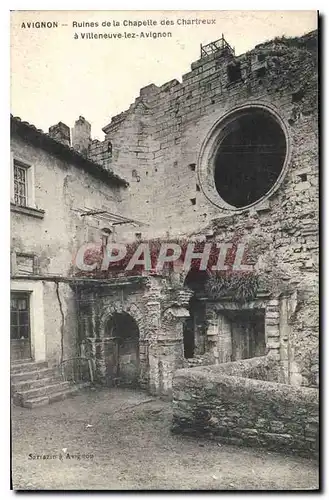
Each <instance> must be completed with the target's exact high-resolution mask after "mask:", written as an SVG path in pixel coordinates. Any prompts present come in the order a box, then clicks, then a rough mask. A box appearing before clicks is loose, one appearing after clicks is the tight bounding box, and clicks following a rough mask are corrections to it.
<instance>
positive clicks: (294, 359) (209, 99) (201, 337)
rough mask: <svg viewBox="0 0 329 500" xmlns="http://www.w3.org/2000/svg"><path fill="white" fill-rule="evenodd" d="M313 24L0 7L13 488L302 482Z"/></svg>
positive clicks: (309, 342) (307, 442)
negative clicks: (7, 57)
mask: <svg viewBox="0 0 329 500" xmlns="http://www.w3.org/2000/svg"><path fill="white" fill-rule="evenodd" d="M318 50H319V47H318V13H317V12H316V11H248V10H246V11H150V12H147V11H46V10H45V11H13V12H11V116H10V130H11V144H10V152H11V155H10V165H9V166H8V167H9V174H8V175H10V177H11V203H10V215H11V292H10V352H11V354H10V382H11V383H10V386H11V419H12V421H11V429H12V435H11V438H12V454H11V476H12V488H13V489H14V490H93V491H95V490H112V491H113V490H126V491H127V490H128V491H137V490H138V491H141V490H144V491H149V490H156V491H162V490H165V491H179V490H180V491H181V490H186V491H192V490H218V491H225V490H235V491H247V490H249V491H250V490H255V491H257V490H269V491H271V490H283V491H290V490H317V489H318V488H319V479H318V471H319V466H318V447H319V444H318V441H319V438H318V427H319V409H318V404H319V403H318V385H319V342H318V339H319V332H318V329H319V311H318V300H319V287H318V278H319V275H318V265H319V263H318V250H319V239H318V229H319V228H318V208H319V194H318V177H319V175H318V173H319V166H318V163H319V158H318V145H319V142H318Z"/></svg>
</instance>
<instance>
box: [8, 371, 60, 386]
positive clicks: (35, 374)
mask: <svg viewBox="0 0 329 500" xmlns="http://www.w3.org/2000/svg"><path fill="white" fill-rule="evenodd" d="M34 368H35V367H34ZM57 374H58V372H56V370H55V369H54V368H41V369H39V370H35V369H34V371H22V372H17V373H11V377H10V378H11V383H12V384H16V383H18V382H23V381H25V380H39V379H42V378H48V377H50V376H54V377H56V376H57Z"/></svg>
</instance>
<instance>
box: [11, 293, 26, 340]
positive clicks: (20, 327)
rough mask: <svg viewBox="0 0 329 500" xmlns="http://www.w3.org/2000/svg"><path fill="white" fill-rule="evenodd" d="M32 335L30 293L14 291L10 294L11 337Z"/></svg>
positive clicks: (17, 338) (18, 337)
mask: <svg viewBox="0 0 329 500" xmlns="http://www.w3.org/2000/svg"><path fill="white" fill-rule="evenodd" d="M29 337H30V296H29V294H28V293H22V292H12V293H11V295H10V338H11V339H12V340H19V339H28V338H29Z"/></svg>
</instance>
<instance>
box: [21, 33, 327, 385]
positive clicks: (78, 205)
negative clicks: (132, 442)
mask: <svg viewBox="0 0 329 500" xmlns="http://www.w3.org/2000/svg"><path fill="white" fill-rule="evenodd" d="M317 105H318V100H317V34H316V32H312V33H309V34H307V35H305V36H303V37H299V38H284V37H283V38H280V39H279V38H278V39H275V40H272V41H270V42H265V43H263V44H260V45H258V46H256V47H255V48H254V49H253V50H251V51H250V52H248V53H246V54H242V55H240V56H236V55H235V54H234V50H233V49H232V48H231V47H230V45H229V44H228V43H227V42H226V41H225V40H224V38H222V39H220V40H218V41H217V42H214V43H211V44H209V45H206V46H203V47H201V55H200V59H199V60H197V61H196V62H194V63H192V66H191V71H190V72H188V73H187V74H185V75H183V77H182V82H179V81H177V80H172V81H170V82H168V83H165V84H164V85H162V86H161V87H158V86H156V85H153V84H151V85H148V86H147V87H144V88H142V89H141V90H140V95H139V97H137V98H136V100H135V102H134V103H133V104H132V105H131V106H130V108H129V109H128V110H126V111H124V112H123V113H121V114H119V115H117V116H115V117H113V118H112V120H111V121H110V123H109V124H108V125H106V126H105V127H104V129H103V131H104V133H105V139H104V141H98V140H92V139H91V136H90V124H89V123H88V122H87V121H86V120H85V119H84V118H82V117H80V118H79V120H77V122H76V125H75V128H74V129H73V131H72V138H71V137H70V131H69V129H68V127H66V126H65V125H64V124H58V125H57V126H55V127H52V130H50V131H49V135H51V136H52V140H54V141H57V142H58V143H60V144H62V145H63V147H64V148H65V149H67V148H69V149H70V150H72V149H74V151H75V152H76V154H77V155H78V156H74V155H75V153H74V152H73V153H72V154H71V157H70V161H72V162H73V163H74V162H75V161H78V163H79V162H80V163H81V162H82V163H83V160H82V159H85V162H87V163H88V165H87V163H86V164H84V168H82V169H81V172H80V175H79V176H78V177H77V179H76V181H75V182H73V177H70V176H68V175H67V173H68V172H67V170H66V171H65V168H66V167H65V168H64V169H63V168H62V170H61V172H62V173H61V174H60V175H58V176H57V179H58V182H59V184H58V186H59V187H58V202H59V205H61V203H60V200H61V197H62V196H64V195H65V196H66V198H65V200H66V201H65V203H66V204H68V205H69V207H68V208H67V210H66V213H67V214H68V213H70V214H71V215H69V216H68V215H66V216H65V217H66V220H67V227H70V228H71V229H72V228H74V231H72V230H71V232H70V236H69V237H68V238H67V244H66V247H65V248H66V249H67V255H68V254H69V253H70V252H71V255H72V253H73V252H74V251H76V250H77V249H78V248H79V246H80V245H81V244H83V243H84V242H85V241H86V239H87V240H88V241H95V242H101V244H103V243H104V242H105V244H106V242H108V241H120V242H128V243H129V242H134V241H135V242H136V241H149V240H154V239H160V240H163V241H170V240H176V239H180V238H185V239H194V240H197V241H201V242H212V243H215V242H226V243H227V242H232V241H236V240H238V241H239V242H241V243H244V244H245V246H246V248H248V255H250V256H251V258H252V259H253V262H254V263H255V273H256V278H257V280H256V281H257V286H256V287H255V288H254V290H253V293H251V294H249V295H248V296H247V297H245V298H244V299H243V300H242V299H241V297H240V296H238V294H237V293H236V290H235V291H234V287H233V288H232V287H231V288H230V286H228V287H227V289H223V290H222V292H221V293H217V294H212V293H210V292H209V290H210V288H209V286H208V287H207V280H208V279H209V276H206V277H205V276H204V275H202V276H201V274H200V276H199V278H198V277H197V276H196V275H195V274H194V275H193V273H192V274H191V273H190V274H188V273H186V272H184V271H183V270H180V272H176V273H174V275H170V276H169V275H168V274H166V273H162V274H161V273H158V274H157V273H153V274H152V275H142V276H133V277H127V276H124V275H122V276H116V277H115V278H113V277H112V278H111V277H110V276H107V277H106V278H105V277H102V279H92V278H91V277H89V278H88V277H81V275H79V273H77V272H76V270H75V269H74V266H72V259H71V260H70V261H69V259H66V261H65V258H64V256H63V259H62V261H61V262H59V263H58V273H57V270H56V273H57V274H56V277H54V275H55V272H53V271H52V272H50V267H49V266H51V265H52V263H51V261H52V258H53V257H52V256H51V255H50V254H49V255H47V248H41V247H42V242H43V241H45V240H44V239H43V236H40V240H39V243H40V248H39V249H37V251H35V253H38V252H39V253H40V254H42V258H41V261H42V262H43V263H44V268H43V270H42V269H41V271H40V272H39V273H38V272H37V271H35V270H34V271H33V272H32V271H31V273H30V276H29V278H28V282H29V283H31V282H33V279H35V281H36V282H37V283H43V286H45V287H46V288H47V287H48V288H49V287H51V286H52V285H50V284H49V283H50V282H51V279H52V277H53V279H55V281H54V282H53V283H55V285H54V292H53V293H54V294H55V293H56V286H58V285H56V283H59V282H61V283H62V287H63V290H64V288H65V290H66V292H65V294H66V295H65V298H64V299H63V300H64V302H65V307H66V310H65V311H66V312H65V315H64V317H63V310H64V309H63V307H61V308H59V309H58V310H56V311H55V310H53V315H52V320H51V324H54V321H55V319H54V318H55V317H56V315H57V314H58V315H59V318H60V320H59V321H58V323H57V326H55V327H54V330H55V331H56V333H55V334H54V335H55V337H56V336H57V337H56V338H58V343H57V344H56V342H55V341H54V337H53V339H52V340H48V341H47V331H46V330H47V327H48V325H47V322H44V326H43V329H44V337H45V339H46V340H45V345H46V347H45V348H44V354H43V355H42V356H41V358H43V360H46V361H47V360H49V361H51V362H52V363H53V364H54V365H55V364H56V363H57V364H58V359H56V355H54V354H52V355H51V356H50V357H49V356H48V353H49V352H50V351H51V349H50V348H47V345H48V346H50V345H51V342H55V344H54V346H56V348H55V347H54V349H53V350H52V351H51V352H52V353H54V352H55V351H56V349H60V346H62V347H61V349H62V355H63V356H64V358H65V356H71V357H74V356H75V357H78V356H85V357H87V358H88V359H91V360H92V363H93V370H94V374H95V378H96V379H97V380H98V381H99V382H101V383H106V384H108V385H111V384H113V383H120V382H122V383H127V384H128V385H129V384H136V385H139V386H141V387H144V388H146V389H148V390H149V391H150V392H152V393H154V394H162V395H170V393H171V381H172V375H173V372H174V371H175V370H176V369H177V368H180V367H183V366H186V365H187V366H191V365H194V364H211V363H223V362H227V361H235V360H239V359H245V358H252V357H257V356H263V355H268V356H271V357H272V358H273V359H274V360H275V361H276V363H277V366H278V369H279V372H280V374H279V380H280V381H281V382H283V383H285V384H291V385H304V386H311V387H314V386H317V384H318V224H317V217H318V118H317ZM39 133H40V132H38V131H37V132H34V134H39ZM14 135H15V134H13V140H14V141H15V137H14ZM46 135H47V136H48V134H46ZM28 140H29V139H24V135H21V137H20V141H23V142H24V141H28ZM44 141H45V139H43V142H44ZM41 142H42V141H41V139H40V141H39V142H38V141H37V140H34V142H33V151H35V150H38V148H39V149H40V147H41V148H42V147H43V146H42V145H40V144H41ZM71 145H73V148H72V147H71ZM31 147H32V146H31ZM24 148H25V150H26V147H25V146H24ZM55 149H56V148H55ZM49 154H50V156H52V155H54V153H51V150H50V153H49ZM63 154H64V150H63V151H61V150H58V151H57V152H55V155H57V158H59V157H61V155H63ZM66 154H67V153H66ZM72 155H73V156H72ZM56 161H59V160H56ZM66 161H67V160H66ZM54 168H55V170H56V168H58V166H57V167H56V166H55V167H54ZM93 169H94V170H93ZM96 171H97V174H96V177H97V176H98V177H99V179H100V180H97V185H96V184H95V183H94V182H93V181H92V182H89V181H86V179H87V177H86V176H88V179H89V176H90V178H93V177H95V172H96ZM86 172H87V173H86ZM106 176H108V178H107V177H106ZM111 176H114V177H112V178H111ZM105 178H106V179H107V180H106V182H104V179H105ZM102 182H103V184H102V185H101V186H100V185H99V183H102ZM80 183H81V184H84V188H83V189H86V192H82V190H81V189H82V188H80V187H79V186H80ZM70 189H72V192H71V193H70V192H69V191H70ZM75 190H77V192H79V193H80V194H81V196H80V195H79V196H80V198H79V201H77V197H76V196H75ZM50 191H51V187H50V186H49V192H50ZM63 193H64V194H63ZM45 203H46V204H47V201H46V200H45ZM13 205H15V203H13ZM12 208H13V210H15V207H14V206H13V207H12ZM69 210H70V212H69ZM46 212H47V209H46ZM72 214H74V216H73V215H72ZM13 217H18V218H22V217H23V214H22V213H19V214H17V210H16V213H15V214H13ZM82 219H83V222H82ZM15 220H16V219H15ZM20 220H21V219H20ZM44 222H45V223H46V215H45V220H44ZM23 225H24V224H23ZM80 226H81V227H80ZM22 227H23V226H22ZM22 227H20V229H19V231H22V230H23V229H22ZM51 230H52V231H54V234H55V230H56V229H55V228H54V227H53V228H52V229H51ZM65 230H67V228H66V229H65ZM31 231H32V232H33V231H34V230H33V228H32V229H31ZM39 231H40V230H39ZM66 234H67V233H66ZM40 235H41V233H40ZM13 238H14V241H15V238H16V241H18V240H19V244H20V245H21V246H22V248H21V250H20V252H21V253H22V254H24V253H25V254H27V253H28V252H27V250H26V248H23V247H24V245H26V244H27V243H26V241H23V239H22V238H19V235H18V234H15V231H14V234H13ZM102 242H103V243H102ZM56 244H57V243H56ZM30 245H32V246H33V245H34V246H35V243H34V242H31V243H30ZM13 248H14V250H15V244H14V245H13ZM30 253H33V252H30ZM53 255H54V254H53ZM39 257H40V256H39ZM47 259H48V260H47ZM64 261H65V263H64ZM41 267H42V266H41ZM39 269H40V266H39ZM16 274H17V275H16V277H15V276H13V283H14V287H16V288H17V289H20V285H19V284H17V282H19V283H22V281H23V278H22V276H21V275H19V273H16ZM45 278H46V281H43V279H45ZM61 280H62V281H61ZM247 285H248V283H247ZM38 287H39V288H40V294H41V295H42V294H44V293H45V292H44V290H43V291H42V289H41V285H38ZM39 288H38V289H39ZM57 292H58V290H57ZM57 295H58V293H57ZM45 314H46V310H45ZM59 330H60V331H61V335H59V334H58V331H59ZM63 338H64V339H65V342H64V344H63ZM118 339H119V340H118ZM47 342H48V344H47ZM63 345H65V346H66V345H67V349H66V347H65V349H64V348H63ZM63 350H64V351H65V352H63ZM41 358H40V357H39V359H40V360H41Z"/></svg>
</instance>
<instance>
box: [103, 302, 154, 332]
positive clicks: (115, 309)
mask: <svg viewBox="0 0 329 500" xmlns="http://www.w3.org/2000/svg"><path fill="white" fill-rule="evenodd" d="M115 313H117V314H121V313H126V314H129V316H131V317H132V318H133V319H134V320H135V322H136V324H137V326H138V329H139V339H140V341H143V340H145V339H146V332H145V324H144V316H143V313H142V312H141V310H140V309H139V307H137V306H136V304H134V303H133V304H129V303H128V304H125V303H122V302H119V301H117V302H112V303H111V304H109V305H106V306H104V310H103V313H102V314H101V317H100V336H101V338H104V336H105V328H106V324H107V322H108V320H109V319H110V318H111V316H113V314H115Z"/></svg>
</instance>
